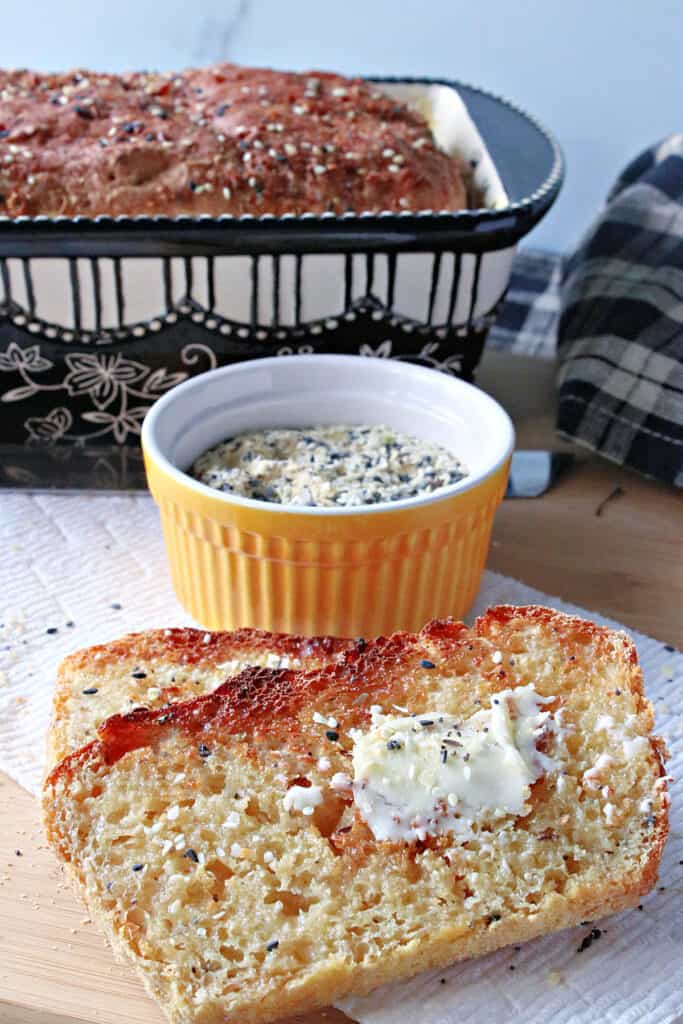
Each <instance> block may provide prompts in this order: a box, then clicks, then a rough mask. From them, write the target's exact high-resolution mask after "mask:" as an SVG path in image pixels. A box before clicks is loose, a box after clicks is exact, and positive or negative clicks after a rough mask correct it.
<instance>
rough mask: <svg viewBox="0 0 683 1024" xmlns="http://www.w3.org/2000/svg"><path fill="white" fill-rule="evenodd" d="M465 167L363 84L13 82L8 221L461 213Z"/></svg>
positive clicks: (231, 68) (75, 74) (304, 77)
mask: <svg viewBox="0 0 683 1024" xmlns="http://www.w3.org/2000/svg"><path fill="white" fill-rule="evenodd" d="M466 205H467V199H466V188H465V184H464V180H463V166H462V164H461V162H460V161H459V160H458V159H456V158H454V157H453V156H450V155H448V154H446V153H444V152H442V151H441V150H439V149H438V148H437V146H436V145H435V142H434V139H433V137H432V134H431V131H430V129H429V126H428V125H427V122H426V121H425V120H424V118H423V117H421V116H420V114H418V113H417V112H415V111H413V110H411V109H409V108H408V107H406V106H404V105H403V104H400V103H397V102H396V100H394V99H391V98H390V97H388V96H386V95H385V94H383V93H382V92H381V91H380V90H379V88H378V87H377V86H375V85H373V84H372V83H368V82H365V81H364V80H362V79H359V78H353V79H349V78H344V77H342V76H341V75H336V74H328V73H322V72H309V73H294V72H282V71H272V70H261V69H254V68H242V67H238V66H236V65H234V64H219V65H215V66H213V67H208V68H201V69H190V70H186V71H183V72H180V73H178V74H173V73H163V74H156V73H146V72H140V73H131V74H124V75H115V74H102V73H96V72H90V71H84V70H80V71H72V72H69V73H67V74H42V73H38V72H33V71H25V70H18V71H0V215H4V216H8V217H18V216H23V215H28V216H37V215H40V214H44V215H48V216H58V215H65V216H71V217H73V216H78V215H82V216H87V217H93V216H97V215H102V214H106V215H110V216H138V215H150V216H159V215H163V216H170V217H174V216H177V215H180V214H189V215H199V214H209V215H212V216H218V215H220V214H233V215H242V214H254V215H262V214H274V215H281V214H284V213H293V214H302V213H315V214H320V213H324V212H333V213H335V214H340V213H344V212H346V211H355V212H363V211H380V210H390V211H401V210H408V209H410V210H423V209H432V210H459V209H462V208H464V207H465V206H466Z"/></svg>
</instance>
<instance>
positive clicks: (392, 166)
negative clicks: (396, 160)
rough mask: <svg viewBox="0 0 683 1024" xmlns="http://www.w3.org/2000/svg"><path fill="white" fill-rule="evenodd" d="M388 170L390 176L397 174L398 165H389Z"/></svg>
mask: <svg viewBox="0 0 683 1024" xmlns="http://www.w3.org/2000/svg"><path fill="white" fill-rule="evenodd" d="M389 170H390V171H391V173H392V174H398V172H399V171H400V170H401V168H400V167H399V166H398V164H389Z"/></svg>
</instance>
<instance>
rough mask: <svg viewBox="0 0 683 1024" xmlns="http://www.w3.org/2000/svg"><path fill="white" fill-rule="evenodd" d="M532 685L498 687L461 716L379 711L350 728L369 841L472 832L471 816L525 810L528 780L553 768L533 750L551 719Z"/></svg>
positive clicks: (477, 818) (481, 817) (358, 794)
mask: <svg viewBox="0 0 683 1024" xmlns="http://www.w3.org/2000/svg"><path fill="white" fill-rule="evenodd" d="M552 699H553V698H543V697H540V696H539V695H538V694H537V693H536V691H535V689H534V687H533V686H531V685H530V686H520V687H517V688H516V689H514V690H502V691H501V692H500V693H497V694H496V695H495V696H494V697H493V698H492V700H491V707H490V708H487V709H482V710H481V711H477V712H476V714H474V715H472V716H471V717H469V718H467V719H465V720H463V719H458V718H456V717H454V716H453V715H449V714H445V713H444V712H441V711H426V712H424V713H423V714H419V715H395V714H391V715H385V714H383V713H382V710H381V709H380V708H379V707H376V706H375V707H373V708H372V720H371V726H370V729H369V730H368V731H367V732H365V731H362V730H359V729H356V730H353V732H352V733H351V738H352V739H353V753H352V758H353V786H352V788H353V794H354V800H355V803H356V806H357V807H358V809H359V811H360V814H361V816H362V818H363V819H364V820H365V822H366V823H367V824H368V826H369V827H370V830H371V831H372V833H373V835H374V836H375V839H379V840H384V839H387V840H393V841H404V842H411V841H412V840H415V839H419V840H424V839H425V838H426V837H427V835H442V834H443V833H446V832H455V833H462V834H469V833H471V828H472V825H473V823H474V822H475V821H495V820H497V819H500V818H503V817H506V816H508V815H520V814H525V813H526V812H527V811H528V810H529V807H528V805H527V801H528V799H529V795H530V787H531V785H532V783H533V782H535V781H536V780H537V779H538V778H540V777H541V775H543V774H544V773H545V772H549V771H552V770H553V769H555V768H556V767H557V765H556V763H555V761H554V760H553V759H552V758H550V757H548V756H547V755H546V754H543V753H541V751H540V750H538V743H539V741H540V740H541V738H542V737H544V736H545V735H546V734H549V733H550V732H552V731H553V719H552V716H551V714H550V712H548V711H544V710H543V709H542V705H543V704H545V703H549V702H550V701H551V700H552Z"/></svg>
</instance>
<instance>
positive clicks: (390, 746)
mask: <svg viewBox="0 0 683 1024" xmlns="http://www.w3.org/2000/svg"><path fill="white" fill-rule="evenodd" d="M387 750H401V741H400V740H389V742H388V743H387Z"/></svg>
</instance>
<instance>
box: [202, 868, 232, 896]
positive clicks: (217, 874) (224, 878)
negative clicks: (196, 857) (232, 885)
mask: <svg viewBox="0 0 683 1024" xmlns="http://www.w3.org/2000/svg"><path fill="white" fill-rule="evenodd" d="M206 870H207V871H208V872H209V873H210V874H212V875H213V877H214V878H215V880H216V881H215V884H214V885H212V887H211V892H212V895H213V897H214V900H221V899H222V898H223V894H224V892H225V883H226V882H229V881H230V879H231V878H232V877H233V875H234V871H231V870H230V868H229V867H227V866H226V865H225V864H223V862H222V861H220V860H210V861H209V862H208V863H207V865H206Z"/></svg>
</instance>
